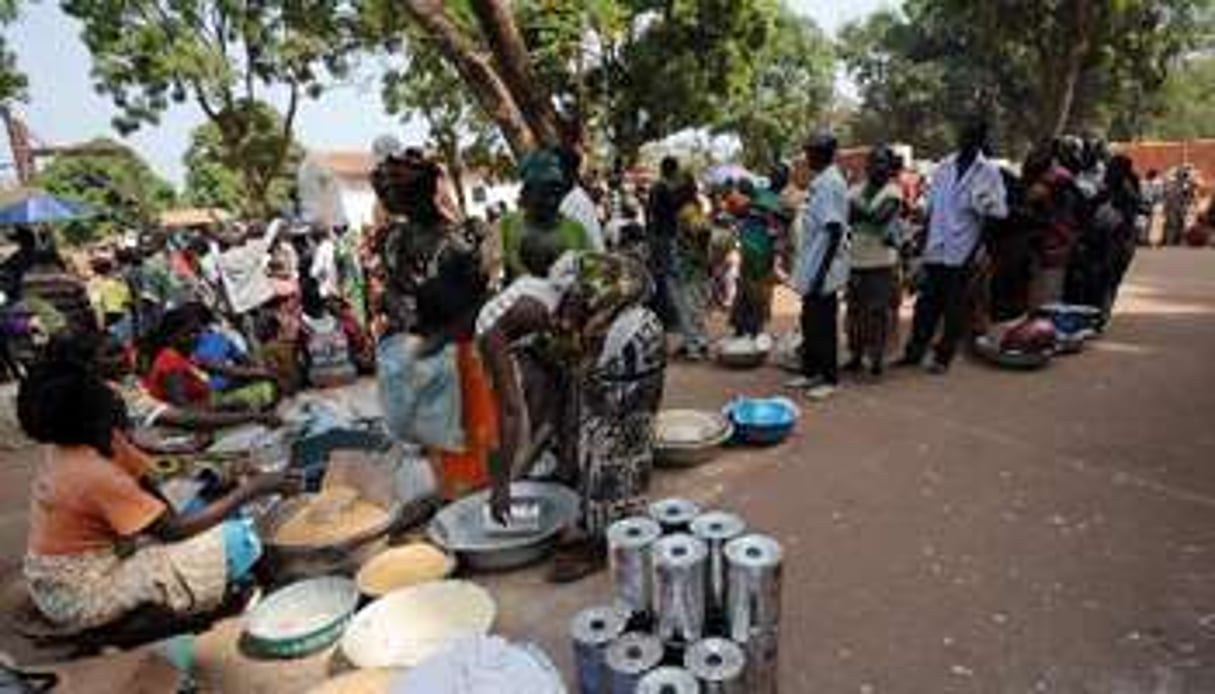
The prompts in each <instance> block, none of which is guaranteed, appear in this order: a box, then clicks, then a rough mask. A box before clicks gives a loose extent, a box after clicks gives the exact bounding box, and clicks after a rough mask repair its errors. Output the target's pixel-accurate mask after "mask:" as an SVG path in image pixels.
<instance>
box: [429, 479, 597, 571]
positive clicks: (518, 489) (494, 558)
mask: <svg viewBox="0 0 1215 694" xmlns="http://www.w3.org/2000/svg"><path fill="white" fill-rule="evenodd" d="M511 496H512V498H514V499H530V500H534V501H536V502H538V503H539V504H540V529H539V530H538V531H536V532H535V533H529V534H526V535H496V534H493V533H487V532H486V528H485V521H484V508H485V504H486V503H487V502H488V501H489V490H483V491H480V492H478V493H476V494H472V495H469V496H466V497H464V498H463V499H459V500H457V501H454V502H452V503H450V504H448V505H447V506H446V507H444V508H443V509H442V510H441V511H439V512H438V513H437V514H436V515H435V517H434V518H433V519H432V520H431V521H430V525H429V526H427V529H426V532H427V535H428V536H429V537H430V540H431V542H433V543H434V544H436V545H437V546H439V547H441V548H443V549H445V550H447V551H448V552H451V553H452V554H455V555H456V557H457V559H458V560H459V562H460V564H461V565H462V566H464V567H466V568H468V569H471V570H473V571H505V570H507V569H515V568H518V567H521V566H527V565H528V564H534V563H536V562H538V561H540V560H541V559H544V558H545V557H547V556H548V555H549V553H551V552H552V551H553V549H554V548H555V547H556V543H557V535H558V534H560V532H561V531H562V530H564V529H565V528H567V527H568V526H569V525H571V524H572V523H574V522H575V521H576V520H577V519H578V513H579V507H580V499H579V497H578V495H577V494H576V493H574V492H573V491H571V490H570V489H568V488H567V487H565V486H563V485H560V484H555V483H552V482H535V481H520V482H514V483H512V484H511Z"/></svg>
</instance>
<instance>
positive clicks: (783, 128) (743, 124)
mask: <svg viewBox="0 0 1215 694" xmlns="http://www.w3.org/2000/svg"><path fill="white" fill-rule="evenodd" d="M755 63H756V68H755V74H754V76H753V78H752V80H751V82H750V85H749V87H748V88H747V89H743V90H742V91H741V92H740V93H739V94H738V96H737V97H736V98H735V99H733V100H732V102H731V103H730V104H729V106H728V109H727V111H726V113H725V114H724V117H723V118H722V120H721V122H720V123H719V124H718V127H719V129H721V130H730V131H733V132H735V133H736V134H737V135H738V137H739V139H740V140H741V141H742V146H743V157H744V159H745V161H746V163H747V164H748V165H749V166H752V167H756V168H760V169H763V168H765V167H768V166H770V165H772V164H773V163H774V162H777V161H780V160H781V159H782V158H783V157H784V156H786V155H788V154H789V153H790V151H791V150H794V149H796V145H797V143H798V142H799V141H800V139H801V138H803V137H804V136H805V135H806V133H807V132H809V131H810V130H812V129H814V128H815V127H816V126H817V125H819V124H820V121H822V120H824V119H825V118H826V117H827V116H828V115H829V113H830V110H831V108H832V103H833V96H834V86H835V85H834V80H835V56H834V53H833V51H832V46H831V42H830V40H829V39H828V38H827V37H826V36H825V35H824V34H823V32H822V31H821V30H820V29H819V28H818V25H817V24H815V23H814V22H813V21H812V20H810V19H808V18H806V17H802V16H799V15H797V14H794V13H793V12H792V11H791V10H790V9H788V8H787V7H782V8H781V10H780V13H779V14H778V15H777V18H776V22H775V25H774V27H773V31H772V34H771V37H770V38H769V39H768V40H767V41H766V42H765V44H764V47H763V49H762V50H761V51H760V53H759V56H758V57H757V59H756V61H755Z"/></svg>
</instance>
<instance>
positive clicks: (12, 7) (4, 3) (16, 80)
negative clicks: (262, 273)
mask: <svg viewBox="0 0 1215 694" xmlns="http://www.w3.org/2000/svg"><path fill="white" fill-rule="evenodd" d="M19 9H20V7H19V4H18V2H17V0H0V26H3V25H6V24H10V23H12V22H13V21H14V20H15V19H17V13H18V11H19ZM28 86H29V82H28V80H27V79H26V77H25V74H24V73H23V72H21V70H20V69H19V68H18V67H17V56H16V54H14V53H13V50H12V49H11V48H10V47H9V45H8V41H7V39H6V38H5V36H4V35H3V34H0V105H2V104H7V103H9V102H11V101H16V100H20V99H24V98H25V94H26V88H27V87H28Z"/></svg>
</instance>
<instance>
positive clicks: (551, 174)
mask: <svg viewBox="0 0 1215 694" xmlns="http://www.w3.org/2000/svg"><path fill="white" fill-rule="evenodd" d="M519 178H520V179H522V180H523V184H524V185H547V184H556V185H563V184H564V183H565V180H566V176H565V167H564V166H562V164H561V157H560V156H558V154H557V153H556V152H555V151H553V150H551V149H537V150H533V151H531V152H528V153H527V154H526V155H524V156H523V158H522V159H520V160H519Z"/></svg>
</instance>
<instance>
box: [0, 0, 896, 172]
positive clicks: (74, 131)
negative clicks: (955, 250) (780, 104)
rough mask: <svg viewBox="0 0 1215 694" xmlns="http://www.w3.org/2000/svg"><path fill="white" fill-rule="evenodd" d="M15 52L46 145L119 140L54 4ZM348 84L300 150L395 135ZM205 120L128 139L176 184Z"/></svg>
mask: <svg viewBox="0 0 1215 694" xmlns="http://www.w3.org/2000/svg"><path fill="white" fill-rule="evenodd" d="M787 1H788V2H789V3H790V4H791V5H792V6H793V7H795V8H796V9H797V10H798V11H801V12H804V13H806V14H808V15H810V16H811V17H813V18H814V19H815V20H816V21H818V23H819V24H820V25H821V26H822V27H823V28H825V29H826V30H828V31H829V32H834V31H835V30H836V29H838V28H839V27H840V26H841V25H842V24H844V23H845V22H848V21H850V20H852V19H856V18H858V17H862V16H864V15H866V14H868V13H870V12H873V11H874V10H877V9H879V8H881V7H883V6H890V5H892V4H897V2H898V0H787ZM6 34H7V35H8V37H9V39H10V41H11V42H12V45H13V48H14V49H15V50H16V52H17V58H18V63H19V65H20V66H21V69H22V70H24V71H25V73H26V74H27V75H28V76H29V80H30V100H29V103H27V104H22V105H19V106H18V107H17V108H16V111H17V112H18V113H19V114H21V116H22V117H23V118H24V119H25V121H26V123H27V124H28V125H29V127H30V129H31V130H32V131H33V133H34V134H35V136H36V137H37V138H39V140H40V141H41V142H42V143H43V144H47V145H61V144H70V143H77V142H82V141H85V140H88V139H91V138H94V137H98V136H103V135H104V136H110V137H117V135H116V133H114V132H113V130H112V128H111V127H110V119H111V118H112V117H113V115H114V113H115V111H114V108H113V107H112V106H111V104H110V102H109V101H108V99H106V98H104V97H102V96H99V95H97V94H96V93H95V92H94V91H93V87H92V83H91V81H90V79H89V68H90V65H91V61H90V58H89V54H88V50H87V49H86V48H85V46H84V44H83V43H82V42H81V40H80V37H79V34H80V31H79V26H78V24H77V23H76V22H75V20H73V19H71V18H69V17H67V16H65V15H64V14H63V13H62V12H61V11H60V10H59V7H58V3H57V2H54V1H53V0H43V2H37V3H32V2H31V3H24V4H23V8H22V16H21V19H20V20H19V21H17V22H16V23H14V24H13V25H12V26H10V27H9V28H8V29H7V30H6ZM362 73H363V74H362V75H360V76H359V77H358V78H356V79H354V80H352V83H351V84H350V85H349V86H342V87H340V88H337V89H334V90H331V91H329V92H326V94H325V95H324V96H322V97H321V99H319V100H318V101H309V102H306V103H305V104H304V105H303V106H302V107H301V110H300V114H299V120H298V126H297V132H296V137H297V139H298V140H299V141H300V142H302V143H303V144H304V146H305V147H309V148H316V149H364V148H367V147H369V146H370V143H371V141H372V139H374V138H375V137H376V136H377V135H379V134H381V133H384V132H388V131H393V130H400V126H399V125H398V123H397V121H396V120H394V119H393V118H391V117H389V116H388V115H387V114H386V113H384V110H383V107H382V106H381V105H380V98H379V85H378V79H377V76H378V74H379V71H378V70H377V68H376V67H375V66H368V67H366V68H364V69H363V70H362ZM201 121H202V114H201V113H200V112H199V111H198V108H197V107H196V106H194V105H192V104H190V103H189V102H187V103H185V104H182V105H178V106H175V107H174V108H172V109H171V110H170V111H168V112H167V113H165V114H164V116H163V118H162V120H161V123H160V125H158V126H144V127H143V128H141V129H140V130H138V131H136V132H135V133H133V134H132V135H131V136H129V137H128V138H126V141H127V142H128V143H129V144H131V145H132V146H133V147H134V148H135V149H136V150H137V151H139V152H140V153H141V154H142V155H143V156H144V158H146V159H147V160H148V161H149V162H150V163H151V164H152V166H153V167H154V168H155V169H156V170H157V171H158V172H160V173H161V174H162V175H164V176H165V177H167V178H168V179H169V180H170V181H172V182H173V183H175V184H180V183H181V182H182V179H183V177H184V175H185V172H184V167H183V165H182V162H181V157H182V154H183V153H184V152H185V149H186V146H187V145H188V142H189V133H190V130H192V129H193V128H194V127H195V126H197V125H198V124H199V123H200V122H201ZM423 134H424V131H423V130H421V129H420V128H419V127H417V126H411V127H410V128H408V129H407V131H406V132H405V134H404V136H405V137H406V138H407V139H412V138H415V137H416V138H420V137H422V136H423ZM0 147H3V149H0V162H5V163H8V162H10V160H11V154H10V152H9V149H8V137H7V135H6V134H0ZM11 177H12V172H11V169H9V170H6V171H0V179H9V178H11Z"/></svg>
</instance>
